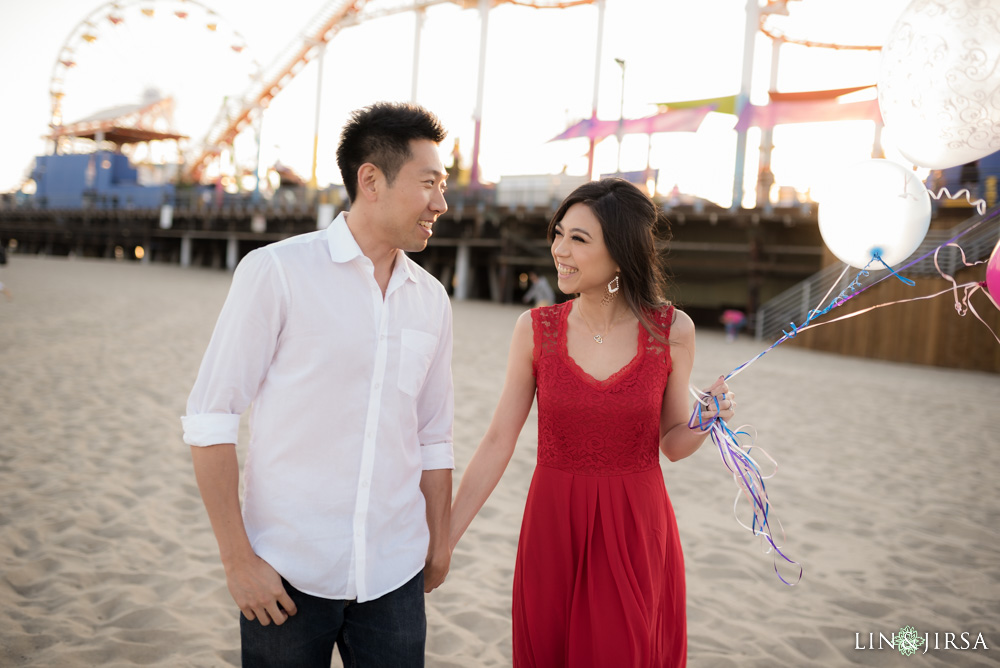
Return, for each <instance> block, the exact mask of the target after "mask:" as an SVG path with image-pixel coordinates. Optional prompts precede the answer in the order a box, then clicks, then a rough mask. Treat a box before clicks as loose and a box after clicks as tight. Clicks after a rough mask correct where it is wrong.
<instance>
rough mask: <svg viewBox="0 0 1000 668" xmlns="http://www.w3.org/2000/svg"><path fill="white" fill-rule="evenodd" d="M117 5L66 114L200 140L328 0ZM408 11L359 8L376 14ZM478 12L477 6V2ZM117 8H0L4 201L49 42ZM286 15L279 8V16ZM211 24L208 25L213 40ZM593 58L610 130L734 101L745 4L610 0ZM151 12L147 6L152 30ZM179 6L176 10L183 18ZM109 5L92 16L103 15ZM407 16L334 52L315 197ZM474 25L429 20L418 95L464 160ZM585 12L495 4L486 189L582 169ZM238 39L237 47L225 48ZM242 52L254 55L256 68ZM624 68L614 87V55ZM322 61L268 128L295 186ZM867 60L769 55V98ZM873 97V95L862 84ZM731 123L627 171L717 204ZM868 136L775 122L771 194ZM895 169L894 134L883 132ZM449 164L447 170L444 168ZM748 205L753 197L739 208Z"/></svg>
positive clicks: (640, 138)
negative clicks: (574, 133) (676, 107)
mask: <svg viewBox="0 0 1000 668" xmlns="http://www.w3.org/2000/svg"><path fill="white" fill-rule="evenodd" d="M199 1H200V4H195V3H192V2H183V1H182V0H146V1H140V0H122V2H121V3H120V4H121V5H122V7H123V8H122V10H121V14H122V16H123V18H124V19H125V20H124V21H123V22H122V23H121V24H120V25H117V26H114V25H111V23H110V22H108V21H106V20H104V21H101V22H99V24H98V25H97V26H96V28H97V35H98V39H97V40H96V41H94V42H93V43H84V42H83V41H82V40H80V39H79V38H77V39H75V40H70V42H69V43H70V44H71V45H72V46H73V47H74V50H75V53H76V56H77V62H78V64H77V66H76V67H74V68H73V69H72V70H69V72H68V75H67V77H66V83H65V92H66V95H65V97H64V102H63V104H64V112H65V113H64V116H65V118H66V120H67V121H72V120H75V119H79V118H82V117H85V116H87V115H89V114H92V113H94V112H95V111H98V110H100V109H103V108H107V107H112V106H116V105H123V104H130V103H136V102H138V101H139V100H140V98H141V95H142V92H143V90H144V89H145V88H147V87H151V86H153V87H157V88H159V89H160V90H161V91H163V92H165V93H169V94H173V95H174V96H175V98H176V100H177V111H176V115H175V120H176V123H177V126H178V127H177V129H178V130H179V131H180V132H182V133H184V134H188V135H190V136H191V137H193V138H200V137H201V136H202V135H203V134H204V132H205V131H206V130H207V128H208V125H209V124H210V122H211V120H212V118H213V117H214V116H215V114H216V113H217V111H218V109H219V107H220V105H221V104H222V102H223V99H224V98H225V96H227V95H228V96H230V97H231V98H232V99H235V98H238V97H239V96H240V95H241V93H242V92H243V91H244V90H245V89H246V88H247V86H248V85H249V83H250V79H249V76H250V74H251V72H252V71H253V66H252V61H253V59H256V60H257V61H258V62H260V63H262V64H265V65H266V64H268V63H270V62H271V61H272V60H273V59H274V57H275V56H276V55H277V54H278V53H280V52H281V51H282V50H283V49H284V48H286V47H287V46H288V45H289V44H290V43H292V42H293V41H295V40H297V39H298V38H299V37H300V36H301V33H302V30H303V29H304V27H305V25H306V24H307V22H308V20H309V19H310V18H311V17H312V16H313V15H314V14H315V13H316V12H317V10H319V9H320V8H321V7H322V5H323V4H324V1H323V0H286V2H284V3H281V4H280V5H277V4H276V3H273V2H268V1H267V0H199ZM401 4H404V3H403V2H402V0H370V2H369V7H368V10H369V11H371V10H377V9H378V8H380V7H395V6H399V5H401ZM470 4H474V3H470ZM109 5H110V3H107V2H98V1H92V0H36V1H34V2H30V3H29V2H22V1H19V0H0V85H2V90H3V91H4V98H5V102H4V103H3V104H2V105H0V118H2V120H3V128H4V130H5V132H4V134H5V137H4V139H3V140H2V150H0V192H6V191H10V190H13V189H16V188H17V187H19V186H20V185H21V183H22V181H23V179H24V177H25V175H26V174H27V173H28V171H29V169H30V166H31V163H32V160H33V157H34V156H35V155H39V154H44V153H45V151H46V150H47V149H46V142H45V141H44V140H43V139H42V136H43V135H44V134H45V133H46V131H47V128H48V122H49V118H50V113H51V106H50V96H49V87H50V79H51V77H52V74H53V65H54V63H55V62H56V59H57V56H58V54H59V53H60V48H61V47H62V46H63V45H64V43H67V40H68V38H69V36H70V35H71V34H73V33H74V31H75V30H76V29H77V27H78V26H79V24H80V23H81V22H82V21H84V20H85V19H86V18H87V17H88V15H91V14H92V13H94V12H95V11H97V10H99V9H100V8H102V7H105V8H106V7H107V6H109ZM906 5H907V2H906V0H880V1H879V2H877V3H873V2H870V1H869V0H791V1H790V2H789V10H790V15H789V16H787V17H773V18H772V19H771V21H772V23H773V25H774V26H775V27H777V28H780V29H781V30H782V31H783V32H784V33H785V34H786V35H788V36H789V37H797V38H803V39H808V40H811V41H815V42H838V43H842V44H881V43H883V42H884V41H885V39H886V37H887V36H888V34H889V32H890V30H891V28H892V25H893V23H894V22H895V20H896V18H897V17H898V16H899V14H900V13H901V12H902V11H903V9H904V8H905V7H906ZM276 6H280V10H276V9H275V7H276ZM203 7H208V8H211V9H212V10H214V11H215V12H217V14H218V15H219V16H220V17H221V18H220V19H218V22H219V27H218V28H217V29H216V31H214V32H212V31H209V30H207V29H205V28H204V24H205V21H204V20H202V19H204V18H205V17H207V16H208V15H207V14H206V13H205V10H204V9H203ZM606 7H607V9H606V13H605V19H604V40H603V48H602V57H601V63H600V78H599V104H598V116H599V117H600V118H605V119H617V118H618V114H619V105H622V106H623V108H624V115H625V116H626V117H639V116H644V115H648V114H650V113H653V112H654V111H655V110H656V108H655V106H654V104H655V103H656V102H663V101H670V100H686V99H699V98H707V97H717V96H723V95H733V94H736V93H737V92H739V88H740V81H741V74H742V59H743V35H744V32H745V24H746V11H745V10H746V0H687V1H683V0H607V5H606ZM142 8H155V9H156V12H155V14H154V16H153V17H152V18H150V17H147V16H145V15H143V14H142V13H141V11H140V10H141V9H142ZM175 10H181V11H187V12H188V15H189V16H188V19H186V20H180V19H178V18H177V17H176V16H174V15H173V12H174V11H175ZM101 14H102V12H98V15H101ZM415 25H416V18H415V14H414V13H412V12H405V13H401V14H398V15H394V16H387V17H381V18H374V19H371V20H368V21H365V22H363V23H361V24H360V25H357V26H354V27H350V28H346V29H344V30H343V31H341V32H340V33H339V34H338V35H337V36H336V37H335V38H334V39H333V41H331V42H330V44H329V46H328V48H327V55H326V58H325V60H324V65H323V78H322V92H321V96H320V121H319V160H318V166H317V177H318V181H319V183H320V185H325V184H328V183H339V182H340V180H341V179H340V176H339V173H338V172H337V167H336V158H335V155H334V154H335V150H336V142H337V136H338V134H339V132H340V128H341V127H342V125H343V123H344V121H345V119H346V118H347V117H348V115H349V113H350V112H351V110H353V109H356V108H359V107H362V106H365V105H368V104H370V103H372V102H375V101H377V100H403V101H408V100H410V98H411V89H412V76H413V70H414V68H413V58H414V38H415ZM480 27H481V24H480V16H479V12H478V11H477V10H475V9H463V8H461V7H460V6H458V5H455V4H450V3H447V4H443V5H438V6H434V7H431V8H429V9H427V10H426V17H425V21H424V24H423V31H422V34H421V39H420V50H419V61H418V62H419V68H418V76H417V79H418V85H417V99H416V101H417V102H418V103H420V104H422V105H424V106H426V107H427V108H429V109H431V110H432V111H434V112H435V113H437V114H438V115H439V116H440V117H441V119H442V121H443V123H444V125H445V127H446V128H447V129H448V130H449V137H448V139H446V140H445V142H444V144H443V145H442V152H443V153H445V154H450V152H451V148H452V144H453V141H454V140H456V139H457V140H458V141H459V142H460V147H461V152H462V154H463V162H464V164H465V166H468V163H469V160H470V157H471V152H472V144H473V128H474V121H473V118H474V112H475V108H476V90H477V76H478V63H479V42H480V32H481V30H480ZM597 29H598V10H597V7H596V5H590V6H579V7H573V8H569V9H533V8H529V7H521V6H514V5H509V4H505V5H500V6H498V7H496V8H494V9H493V10H491V11H490V14H489V31H488V37H487V67H486V76H485V80H484V91H485V94H484V104H483V122H482V132H483V139H482V149H481V156H480V169H481V171H482V175H483V178H484V179H485V180H488V181H493V182H496V181H497V180H498V179H501V178H502V176H504V175H523V174H542V173H556V172H559V171H562V170H564V169H565V170H566V171H567V172H568V173H570V174H583V173H584V172H585V171H586V167H587V160H586V151H587V142H586V140H584V139H576V140H570V141H558V142H550V141H549V140H550V139H551V138H552V137H554V136H555V135H557V134H558V133H560V132H561V131H562V130H563V129H565V127H567V126H568V125H569V124H571V123H573V122H575V121H577V120H579V119H582V118H587V117H589V116H590V114H591V106H592V102H593V97H594V85H595V59H596V46H595V45H596V41H597V32H598V30H597ZM237 33H238V34H239V35H241V36H242V37H243V38H244V39H245V42H246V44H247V47H248V48H247V49H246V50H244V51H243V52H242V53H241V54H239V55H237V54H235V53H234V52H233V51H232V50H231V49H230V48H229V45H230V43H232V41H233V36H234V35H235V34H237ZM251 55H252V57H251ZM616 58H617V59H621V60H624V61H625V63H626V67H625V81H624V90H623V86H622V70H621V68H620V67H619V66H618V65H617V64H616V63H615V59H616ZM770 60H771V42H770V39H768V38H767V37H765V36H764V35H762V34H761V33H759V32H758V33H757V37H756V49H755V56H754V64H755V69H754V81H753V87H752V98H751V99H752V101H753V102H755V103H758V104H763V103H765V102H766V99H767V88H768V80H769V72H770ZM317 74H318V72H317V65H316V64H310V65H309V66H307V67H306V68H304V69H303V70H302V71H301V72H300V73H299V74H298V76H297V77H296V78H295V79H294V80H293V81H292V82H291V84H290V85H289V86H288V87H287V88H286V89H285V90H284V91H282V92H281V93H280V95H279V96H278V97H277V98H276V99H275V100H274V102H273V103H272V105H271V107H270V108H269V109H268V110H267V112H266V113H265V116H264V121H263V126H262V129H261V139H260V159H261V164H264V165H270V164H273V163H274V162H275V161H278V160H280V161H281V162H282V163H284V164H286V165H288V166H290V167H292V168H293V169H295V170H296V171H297V172H299V173H300V174H302V175H303V176H305V177H308V176H309V173H310V171H311V164H312V147H313V135H314V124H315V118H316V106H317V105H316V103H317V88H318V86H317V83H318V76H317ZM877 75H878V54H877V52H858V51H843V50H838V51H834V50H829V49H818V48H806V47H801V46H796V45H789V44H786V45H784V46H783V47H782V48H781V54H780V59H779V76H778V86H777V89H778V90H779V91H788V92H790V91H803V90H819V89H826V88H840V87H847V86H855V85H864V84H872V83H875V82H876V80H877ZM868 94H873V92H871V91H870V92H869V93H868ZM734 124H735V117H733V116H728V115H724V114H714V113H713V114H710V115H709V116H708V117H707V118H706V120H705V122H704V123H703V125H702V127H701V128H700V129H699V131H698V132H696V133H669V134H666V133H665V134H658V135H654V136H653V138H652V140H649V138H647V137H646V136H644V135H631V136H628V137H626V138H625V141H624V142H623V145H622V169H623V170H625V171H628V170H639V169H643V168H644V167H645V165H646V160H647V155H649V156H650V159H651V162H652V166H653V167H654V168H658V169H659V170H660V178H659V182H658V186H659V189H660V190H661V191H662V192H667V191H669V190H670V189H671V188H672V187H673V186H674V185H677V186H678V188H679V189H680V190H681V191H682V192H685V193H689V194H693V195H698V196H701V197H705V198H707V199H709V200H712V201H715V202H718V203H720V204H722V205H728V203H729V202H730V201H731V196H732V190H733V185H732V184H733V171H734V156H735V146H736V133H735V131H734V130H733V129H732V128H733V125H734ZM873 136H874V124H873V123H871V122H867V121H853V122H841V123H832V124H829V123H828V124H802V125H788V126H781V127H779V128H777V129H776V131H775V136H774V142H775V151H774V155H773V160H772V169H773V171H774V173H775V177H776V182H777V184H779V185H787V186H792V187H794V188H795V189H797V190H799V191H801V192H806V191H812V192H815V191H817V190H821V187H822V184H823V182H824V181H825V180H826V179H827V178H828V175H830V174H833V173H836V172H838V171H841V170H843V169H844V168H846V167H848V166H849V165H851V164H852V163H856V162H858V161H860V160H864V159H866V158H868V157H870V154H871V150H872V141H873ZM759 142H760V137H759V133H757V131H755V130H752V131H751V134H750V137H749V141H748V160H749V161H750V162H749V163H748V164H749V168H748V171H749V172H750V176H751V177H752V175H753V174H755V173H756V168H755V165H756V159H757V150H756V149H757V146H758V145H759ZM883 143H884V144H885V145H886V147H887V157H890V158H892V157H894V156H893V153H892V138H891V133H888V132H887V133H885V134H883ZM255 147H256V144H255V143H254V142H253V141H252V135H251V133H246V134H245V136H243V137H242V138H241V140H240V142H239V144H238V147H237V161H238V162H240V163H241V164H245V165H248V166H249V165H252V164H253V161H255V160H256V150H255ZM617 153H618V147H617V143H616V141H615V139H614V138H611V139H609V140H606V141H604V142H601V143H600V144H599V145H598V147H597V153H596V160H597V171H598V172H609V171H614V169H615V167H616V162H617ZM447 161H450V158H448V160H447ZM748 202H749V203H752V199H750V200H744V203H745V204H747V203H748Z"/></svg>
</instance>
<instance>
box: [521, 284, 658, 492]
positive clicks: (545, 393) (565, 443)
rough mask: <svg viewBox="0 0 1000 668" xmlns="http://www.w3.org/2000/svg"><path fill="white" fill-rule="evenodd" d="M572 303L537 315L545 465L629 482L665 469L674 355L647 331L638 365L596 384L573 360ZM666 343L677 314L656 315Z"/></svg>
mask: <svg viewBox="0 0 1000 668" xmlns="http://www.w3.org/2000/svg"><path fill="white" fill-rule="evenodd" d="M572 304H573V302H572V301H569V302H565V303H562V304H556V305H554V306H545V307H541V308H537V309H534V310H532V312H531V316H532V317H531V322H532V328H533V332H534V351H533V367H534V371H535V380H536V385H537V388H538V464H540V465H542V466H549V467H552V468H557V469H561V470H564V471H568V472H571V473H578V474H584V475H597V476H601V475H621V474H625V473H636V472H639V471H646V470H648V469H651V468H653V467H655V466H658V465H659V435H660V409H661V406H662V404H663V392H664V390H665V389H666V386H667V378H668V376H669V374H670V369H671V359H670V347H669V346H667V345H664V344H662V343H660V342H659V341H657V340H656V339H655V338H653V337H652V336H651V335H650V334H649V332H647V331H646V330H645V329H643V327H642V326H641V325H640V326H639V336H638V341H637V347H636V350H637V352H636V355H635V357H634V358H633V359H632V360H631V361H630V362H629V363H628V364H626V365H625V366H624V367H623V368H622V369H620V370H619V371H617V372H615V373H614V374H613V375H612V376H611V377H609V378H607V379H606V380H601V381H599V380H596V379H594V378H593V377H591V376H590V375H588V374H587V373H586V372H585V371H584V370H583V369H581V368H580V367H579V366H578V365H577V363H576V362H575V361H574V360H573V358H571V357H570V356H569V352H568V349H567V346H566V322H567V319H568V317H569V312H570V309H571V308H572ZM651 315H652V320H653V322H654V323H655V324H656V325H657V326H659V327H660V330H661V332H662V333H663V337H664V338H669V336H670V323H671V321H672V320H673V307H672V306H664V307H661V308H660V309H659V310H657V311H656V312H654V313H652V314H651Z"/></svg>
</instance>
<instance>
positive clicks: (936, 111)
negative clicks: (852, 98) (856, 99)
mask: <svg viewBox="0 0 1000 668" xmlns="http://www.w3.org/2000/svg"><path fill="white" fill-rule="evenodd" d="M878 100H879V108H880V109H881V111H882V120H883V121H884V122H885V127H886V129H887V130H889V131H890V133H891V135H892V138H893V141H894V143H895V144H896V146H897V148H898V149H899V150H900V152H901V153H902V154H903V155H904V156H905V157H906V158H907V159H908V160H910V161H911V162H913V163H914V164H915V165H920V166H922V167H929V168H931V169H946V168H948V167H954V166H956V165H961V164H964V163H967V162H972V161H973V160H977V159H979V158H982V157H984V156H986V155H989V154H991V153H994V152H996V151H998V150H1000V0H913V2H911V3H910V4H909V5H908V6H907V8H906V9H905V10H904V11H903V13H902V15H901V16H900V17H899V19H898V20H897V21H896V24H895V26H893V28H892V32H891V33H890V34H889V38H888V40H887V41H886V43H885V46H884V47H883V49H882V61H881V67H880V71H879V79H878Z"/></svg>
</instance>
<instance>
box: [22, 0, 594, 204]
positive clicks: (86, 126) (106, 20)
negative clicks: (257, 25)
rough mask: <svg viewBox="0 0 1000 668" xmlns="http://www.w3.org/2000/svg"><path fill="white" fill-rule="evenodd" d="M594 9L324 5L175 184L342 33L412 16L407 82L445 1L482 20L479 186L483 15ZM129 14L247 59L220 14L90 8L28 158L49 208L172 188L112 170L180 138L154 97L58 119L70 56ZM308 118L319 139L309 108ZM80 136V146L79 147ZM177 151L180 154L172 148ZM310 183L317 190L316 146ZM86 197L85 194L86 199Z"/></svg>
mask: <svg viewBox="0 0 1000 668" xmlns="http://www.w3.org/2000/svg"><path fill="white" fill-rule="evenodd" d="M595 2H597V3H599V4H600V5H602V7H603V4H604V2H605V0H403V1H399V0H330V1H329V2H326V3H324V4H323V6H322V8H321V9H320V11H319V12H318V13H317V14H316V15H315V16H313V17H312V19H310V20H309V22H308V23H307V24H306V25H305V26H304V27H303V29H302V30H301V31H300V32H299V34H298V36H297V37H296V38H295V39H293V40H292V42H291V43H289V44H288V45H287V46H286V47H285V48H284V49H283V50H282V51H280V52H279V55H278V56H277V57H276V58H275V59H274V60H273V62H272V63H271V64H269V65H267V66H261V65H260V64H259V63H258V62H257V61H256V60H255V59H252V60H251V73H250V79H251V82H250V85H249V86H248V87H247V88H246V89H245V90H244V91H243V93H242V95H240V96H238V97H236V98H235V99H231V98H227V99H226V100H224V101H223V103H222V105H221V107H220V109H219V111H218V113H217V114H216V116H215V118H214V120H213V122H212V123H211V125H210V127H209V128H208V130H207V132H206V133H205V135H204V137H202V138H201V140H200V141H198V142H197V143H195V144H193V145H189V146H188V147H187V150H185V151H183V156H182V158H181V160H180V162H182V166H181V168H180V172H179V173H177V174H176V177H178V179H179V180H180V181H182V182H187V183H193V184H197V183H205V182H206V181H207V180H210V179H211V177H210V176H209V173H210V172H211V171H212V170H211V167H212V165H213V163H216V164H217V163H218V161H219V160H220V159H221V157H222V155H223V153H224V151H225V150H226V149H227V147H229V148H231V147H232V146H233V143H234V141H235V140H236V138H237V137H238V136H239V135H240V134H241V133H243V132H245V131H247V130H251V129H257V130H258V132H259V126H260V123H261V121H262V116H263V114H264V112H265V110H266V109H267V108H268V106H269V105H270V104H271V102H272V101H273V100H274V98H275V97H276V96H277V95H278V94H280V93H281V92H282V91H283V90H284V89H285V88H287V87H288V85H289V84H290V83H291V82H292V80H293V79H294V78H295V77H296V75H298V74H299V73H300V72H301V71H302V70H303V69H304V68H305V67H306V66H307V65H308V64H310V63H311V62H313V61H317V62H318V63H320V67H322V60H323V56H324V53H325V47H326V45H327V44H328V43H329V42H330V40H332V39H333V38H334V37H336V35H337V34H338V33H339V32H340V31H341V30H343V29H344V28H347V27H350V26H354V25H357V24H359V23H361V22H363V21H368V20H373V19H378V18H381V17H386V16H390V15H393V14H399V13H403V12H416V13H417V16H418V21H417V33H418V34H417V39H416V40H415V48H414V56H413V59H414V70H413V76H414V80H415V79H416V76H417V61H418V59H419V32H420V30H421V27H422V22H423V21H422V17H423V13H424V10H426V9H427V8H429V7H431V6H434V5H439V4H444V3H451V4H456V5H459V6H461V7H463V8H474V7H475V8H478V9H479V10H480V12H481V13H482V17H483V20H482V23H483V29H482V36H483V40H482V41H483V44H482V46H481V49H480V51H481V53H480V84H479V91H478V99H477V107H476V114H475V120H476V134H475V144H474V148H473V167H472V170H473V173H472V183H473V184H478V173H477V171H478V153H479V136H480V126H481V118H482V98H483V86H482V73H483V71H484V68H485V53H486V51H485V36H486V26H487V17H488V12H489V10H490V9H491V8H492V7H494V6H496V5H501V4H512V5H519V6H525V7H533V8H538V9H562V8H568V7H573V6H577V5H586V4H593V3H595ZM136 9H138V10H139V12H140V13H141V14H142V15H144V16H145V17H146V18H149V19H153V18H154V17H156V16H158V15H168V16H174V17H177V18H180V19H183V20H185V21H187V22H190V23H194V24H197V23H200V24H202V25H203V26H204V27H205V28H207V29H208V30H209V31H211V32H212V33H216V34H217V35H219V36H221V37H222V38H223V39H227V40H228V41H229V44H230V49H231V50H232V51H234V52H236V53H241V54H242V53H246V54H250V53H252V51H251V49H250V45H249V44H248V43H247V41H246V40H245V39H244V38H243V36H242V35H241V34H240V33H239V32H237V31H236V30H234V29H232V28H230V27H228V23H227V22H226V21H225V19H224V18H223V17H222V16H220V15H219V14H218V13H216V12H215V11H214V10H212V9H210V8H209V7H207V6H206V5H205V4H203V3H202V2H199V1H198V0H114V1H112V2H107V3H105V4H103V5H101V6H99V7H98V8H97V9H95V10H94V11H92V12H91V13H90V14H89V15H87V16H86V17H85V18H84V19H83V20H81V21H80V22H79V24H77V26H76V27H75V28H74V29H73V30H72V32H71V33H70V35H69V36H68V37H67V39H66V41H65V43H64V44H63V46H62V48H61V49H60V52H59V55H58V57H57V58H56V61H55V64H54V67H53V72H52V78H51V83H50V97H51V109H52V112H51V120H50V127H51V134H50V135H49V138H50V139H51V147H52V150H51V155H48V156H40V157H39V158H38V159H37V160H36V166H35V169H34V170H33V172H32V178H33V179H34V181H35V183H36V188H37V190H36V197H37V198H39V199H41V200H42V201H44V202H47V203H49V205H56V206H80V205H81V204H83V203H86V204H87V205H89V206H98V207H100V206H107V205H108V204H109V203H112V202H114V203H116V204H118V203H123V202H125V201H128V202H130V203H131V204H132V205H134V206H138V205H140V201H141V203H142V205H146V204H148V203H150V202H156V201H161V200H163V199H164V195H167V194H168V193H169V192H170V191H171V190H172V187H171V186H170V185H169V184H163V185H161V186H158V187H152V186H151V187H150V190H149V192H147V193H146V194H145V195H144V196H139V192H140V191H139V190H136V189H137V188H142V186H139V185H138V184H137V182H136V174H135V170H134V169H131V168H130V167H128V162H127V160H126V161H125V163H121V160H122V154H125V155H127V154H129V153H130V152H132V151H133V150H134V146H135V144H137V143H143V142H150V141H153V140H159V141H163V140H172V141H174V142H180V141H181V140H186V139H188V138H187V137H185V136H184V135H181V134H179V133H177V132H175V131H174V127H173V117H172V113H171V112H172V107H173V101H172V100H171V99H169V98H163V99H161V98H158V97H157V96H155V95H153V96H152V97H150V98H149V99H146V100H144V102H143V104H139V105H133V106H128V107H117V108H113V109H108V110H104V111H102V112H99V113H97V114H93V115H91V116H89V117H87V118H84V119H82V120H78V121H74V122H69V123H67V122H65V121H64V118H63V109H64V102H65V97H66V95H67V86H66V83H67V80H69V78H70V77H71V75H72V71H73V69H74V68H75V67H76V66H77V60H78V54H79V53H80V52H81V51H82V50H84V49H88V48H93V45H94V43H96V42H98V41H99V39H100V37H101V31H102V30H109V29H110V30H113V29H119V28H120V26H122V25H123V24H126V21H127V20H128V18H129V15H130V13H135V12H134V10H136ZM199 27H200V26H199ZM415 89H416V86H415V84H414V90H415ZM317 97H319V96H317ZM317 104H318V103H317ZM316 120H317V131H316V135H317V137H318V122H319V109H318V108H317V119H316ZM81 139H82V140H89V141H88V142H80V141H79V140H81ZM258 140H259V135H258ZM106 144H112V145H113V150H112V151H111V152H106V151H103V150H102V149H103V148H104V147H105V145H106ZM77 149H82V151H81V152H84V153H86V154H87V155H88V156H89V157H88V158H85V159H84V158H81V157H80V156H76V155H75V151H77ZM95 149H96V150H95ZM177 153H178V156H179V157H180V153H181V151H180V150H179V149H178V151H177ZM111 163H114V165H115V167H114V169H113V171H112V172H111V173H110V174H109V175H104V176H103V177H102V176H101V172H102V171H103V170H105V169H110V164H111ZM123 165H124V166H123ZM130 170H131V171H130ZM215 171H216V172H217V171H218V169H216V170H215ZM216 178H217V177H216ZM310 185H311V186H312V187H314V188H315V187H316V146H315V145H314V150H313V167H312V178H311V180H310ZM119 191H120V192H119ZM126 191H127V192H126ZM85 193H90V195H89V196H86V195H85ZM137 197H138V199H136V198H137Z"/></svg>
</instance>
